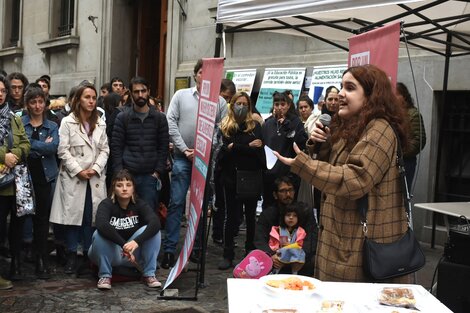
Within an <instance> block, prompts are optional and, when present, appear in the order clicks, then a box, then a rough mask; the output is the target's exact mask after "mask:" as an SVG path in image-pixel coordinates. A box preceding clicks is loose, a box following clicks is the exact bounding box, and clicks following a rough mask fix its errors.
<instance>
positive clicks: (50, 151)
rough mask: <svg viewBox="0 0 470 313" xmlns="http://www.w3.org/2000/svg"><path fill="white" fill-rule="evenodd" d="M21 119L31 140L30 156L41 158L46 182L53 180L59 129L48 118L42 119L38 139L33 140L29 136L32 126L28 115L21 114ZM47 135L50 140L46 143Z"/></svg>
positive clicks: (55, 173) (55, 174) (54, 177)
mask: <svg viewBox="0 0 470 313" xmlns="http://www.w3.org/2000/svg"><path fill="white" fill-rule="evenodd" d="M21 119H22V121H23V124H24V129H25V131H26V135H28V139H29V141H30V142H31V151H30V153H29V155H30V157H33V158H41V163H42V167H43V169H44V175H45V176H46V180H47V181H48V182H51V181H53V180H55V179H56V178H57V174H58V172H59V168H58V166H57V158H56V154H57V147H58V146H59V130H58V127H57V124H56V123H54V122H52V121H50V120H48V119H44V121H43V124H42V128H41V131H40V132H39V140H35V139H32V138H31V136H32V135H33V128H34V127H33V126H32V125H31V122H30V118H29V116H28V115H23V116H22V117H21ZM47 137H52V141H51V142H49V143H46V142H45V141H46V139H47Z"/></svg>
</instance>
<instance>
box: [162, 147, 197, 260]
mask: <svg viewBox="0 0 470 313" xmlns="http://www.w3.org/2000/svg"><path fill="white" fill-rule="evenodd" d="M191 170H192V163H191V161H189V160H188V159H187V158H186V157H184V156H175V160H174V163H173V170H172V172H171V195H170V205H169V206H168V215H167V217H166V224H165V231H166V237H165V240H164V241H163V250H164V251H165V252H169V253H173V254H174V253H175V251H176V245H177V244H178V240H179V235H180V228H181V217H182V215H183V212H184V206H185V204H186V194H187V193H188V188H189V183H190V182H191Z"/></svg>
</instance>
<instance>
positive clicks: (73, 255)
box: [64, 252, 77, 274]
mask: <svg viewBox="0 0 470 313" xmlns="http://www.w3.org/2000/svg"><path fill="white" fill-rule="evenodd" d="M76 268H77V252H67V263H66V264H65V268H64V273H65V274H73V273H75V270H76Z"/></svg>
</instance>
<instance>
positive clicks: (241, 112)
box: [233, 104, 248, 121]
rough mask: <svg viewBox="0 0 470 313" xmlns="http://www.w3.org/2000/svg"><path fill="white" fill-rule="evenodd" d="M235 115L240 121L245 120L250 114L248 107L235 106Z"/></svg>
mask: <svg viewBox="0 0 470 313" xmlns="http://www.w3.org/2000/svg"><path fill="white" fill-rule="evenodd" d="M233 114H234V115H235V117H236V118H237V119H239V120H242V121H243V120H245V118H246V115H247V114H248V107H247V106H244V105H242V104H235V105H234V106H233Z"/></svg>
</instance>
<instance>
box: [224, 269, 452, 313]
mask: <svg viewBox="0 0 470 313" xmlns="http://www.w3.org/2000/svg"><path fill="white" fill-rule="evenodd" d="M273 277H274V276H273ZM386 286H392V287H397V286H400V287H407V288H411V290H412V291H413V294H414V296H415V299H416V307H417V309H419V312H421V313H422V312H433V313H434V312H435V313H452V311H450V310H449V309H448V308H447V307H446V306H444V305H443V304H442V303H441V302H440V301H439V300H437V299H436V298H435V297H434V296H433V295H431V294H430V293H429V292H428V291H427V290H426V289H424V288H423V287H422V286H420V285H393V284H366V283H333V282H321V284H320V286H319V287H318V289H317V292H315V293H314V294H312V295H303V296H295V297H286V296H284V295H282V294H281V293H273V292H272V291H270V290H268V289H267V288H265V287H264V286H263V284H262V283H261V282H260V281H258V280H253V279H237V278H228V279H227V292H228V306H229V311H230V312H231V313H248V312H251V313H261V312H262V310H263V309H268V308H270V309H273V308H296V309H297V310H298V311H299V313H304V312H309V313H315V312H317V311H318V310H319V309H320V307H321V303H322V301H323V300H341V301H344V303H345V304H344V312H351V313H361V312H368V313H371V312H388V313H391V312H393V311H395V312H400V313H401V312H408V313H409V312H413V311H415V312H416V310H412V309H404V308H396V307H390V306H384V305H380V304H379V302H378V301H377V297H378V295H379V294H380V291H381V290H382V288H383V287H386Z"/></svg>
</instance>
